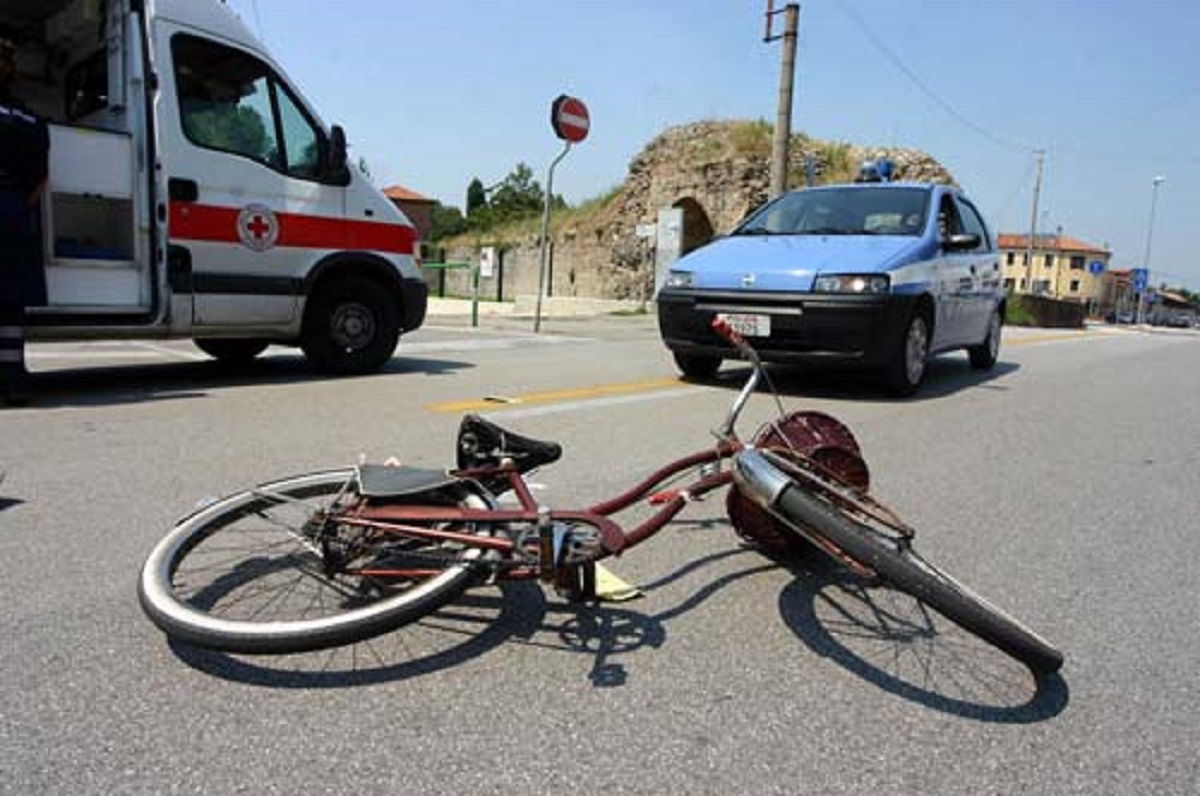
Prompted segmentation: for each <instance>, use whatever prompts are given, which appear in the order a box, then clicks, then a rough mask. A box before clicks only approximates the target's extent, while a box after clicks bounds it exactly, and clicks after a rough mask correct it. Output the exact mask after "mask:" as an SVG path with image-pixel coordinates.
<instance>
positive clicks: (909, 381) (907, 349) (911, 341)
mask: <svg viewBox="0 0 1200 796" xmlns="http://www.w3.org/2000/svg"><path fill="white" fill-rule="evenodd" d="M928 358H929V323H928V321H926V320H925V315H924V314H923V313H921V312H914V313H913V314H912V317H911V318H909V319H908V325H907V326H906V327H905V331H904V337H903V338H902V339H901V340H900V341H899V342H898V345H897V346H896V348H895V349H894V351H893V354H892V360H891V362H889V363H888V365H887V367H885V368H884V373H883V379H884V384H885V386H886V387H887V389H888V391H889V392H891V393H892V394H893V395H900V396H906V395H913V394H914V393H916V391H917V390H918V389H919V388H920V387H921V380H922V379H924V378H925V360H926V359H928Z"/></svg>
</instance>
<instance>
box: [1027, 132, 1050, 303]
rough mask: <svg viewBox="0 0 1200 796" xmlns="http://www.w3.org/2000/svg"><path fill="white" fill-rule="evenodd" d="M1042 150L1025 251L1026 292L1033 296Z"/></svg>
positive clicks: (1039, 153)
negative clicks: (1027, 244) (1034, 248)
mask: <svg viewBox="0 0 1200 796" xmlns="http://www.w3.org/2000/svg"><path fill="white" fill-rule="evenodd" d="M1044 155H1045V153H1044V152H1042V150H1040V149H1039V150H1038V151H1037V182H1035V183H1034V185H1033V218H1032V219H1031V220H1030V222H1029V246H1028V247H1027V248H1026V250H1025V292H1026V293H1028V294H1029V295H1031V296H1032V295H1033V242H1034V239H1035V238H1036V237H1037V218H1038V198H1039V197H1040V195H1041V193H1042V157H1043V156H1044Z"/></svg>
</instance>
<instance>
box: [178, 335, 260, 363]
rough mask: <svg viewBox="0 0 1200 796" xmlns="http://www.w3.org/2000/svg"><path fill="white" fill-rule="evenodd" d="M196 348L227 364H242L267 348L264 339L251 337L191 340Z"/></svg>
mask: <svg viewBox="0 0 1200 796" xmlns="http://www.w3.org/2000/svg"><path fill="white" fill-rule="evenodd" d="M192 342H194V343H195V344H196V348H199V349H200V350H201V351H203V352H204V353H206V354H208V355H209V356H210V357H212V358H213V359H215V360H217V361H218V362H223V363H226V364H229V365H242V364H245V363H247V362H249V361H250V360H252V359H254V358H255V357H256V356H258V355H259V354H261V353H262V352H263V351H266V350H267V341H266V340H253V339H237V340H227V339H212V340H193V341H192Z"/></svg>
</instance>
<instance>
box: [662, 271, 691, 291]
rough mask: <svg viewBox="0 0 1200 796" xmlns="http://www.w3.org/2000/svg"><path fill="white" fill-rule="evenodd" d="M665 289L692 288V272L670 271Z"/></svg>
mask: <svg viewBox="0 0 1200 796" xmlns="http://www.w3.org/2000/svg"><path fill="white" fill-rule="evenodd" d="M663 286H664V287H691V286H692V272H691V271H668V272H667V281H666V282H665V283H664V285H663Z"/></svg>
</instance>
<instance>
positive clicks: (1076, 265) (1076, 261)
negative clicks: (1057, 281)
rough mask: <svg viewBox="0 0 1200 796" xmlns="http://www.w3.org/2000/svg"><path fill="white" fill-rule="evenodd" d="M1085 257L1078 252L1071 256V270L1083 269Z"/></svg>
mask: <svg viewBox="0 0 1200 796" xmlns="http://www.w3.org/2000/svg"><path fill="white" fill-rule="evenodd" d="M1083 259H1084V258H1083V255H1082V254H1077V255H1075V256H1073V257H1072V258H1071V270H1072V271H1082V270H1083Z"/></svg>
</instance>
